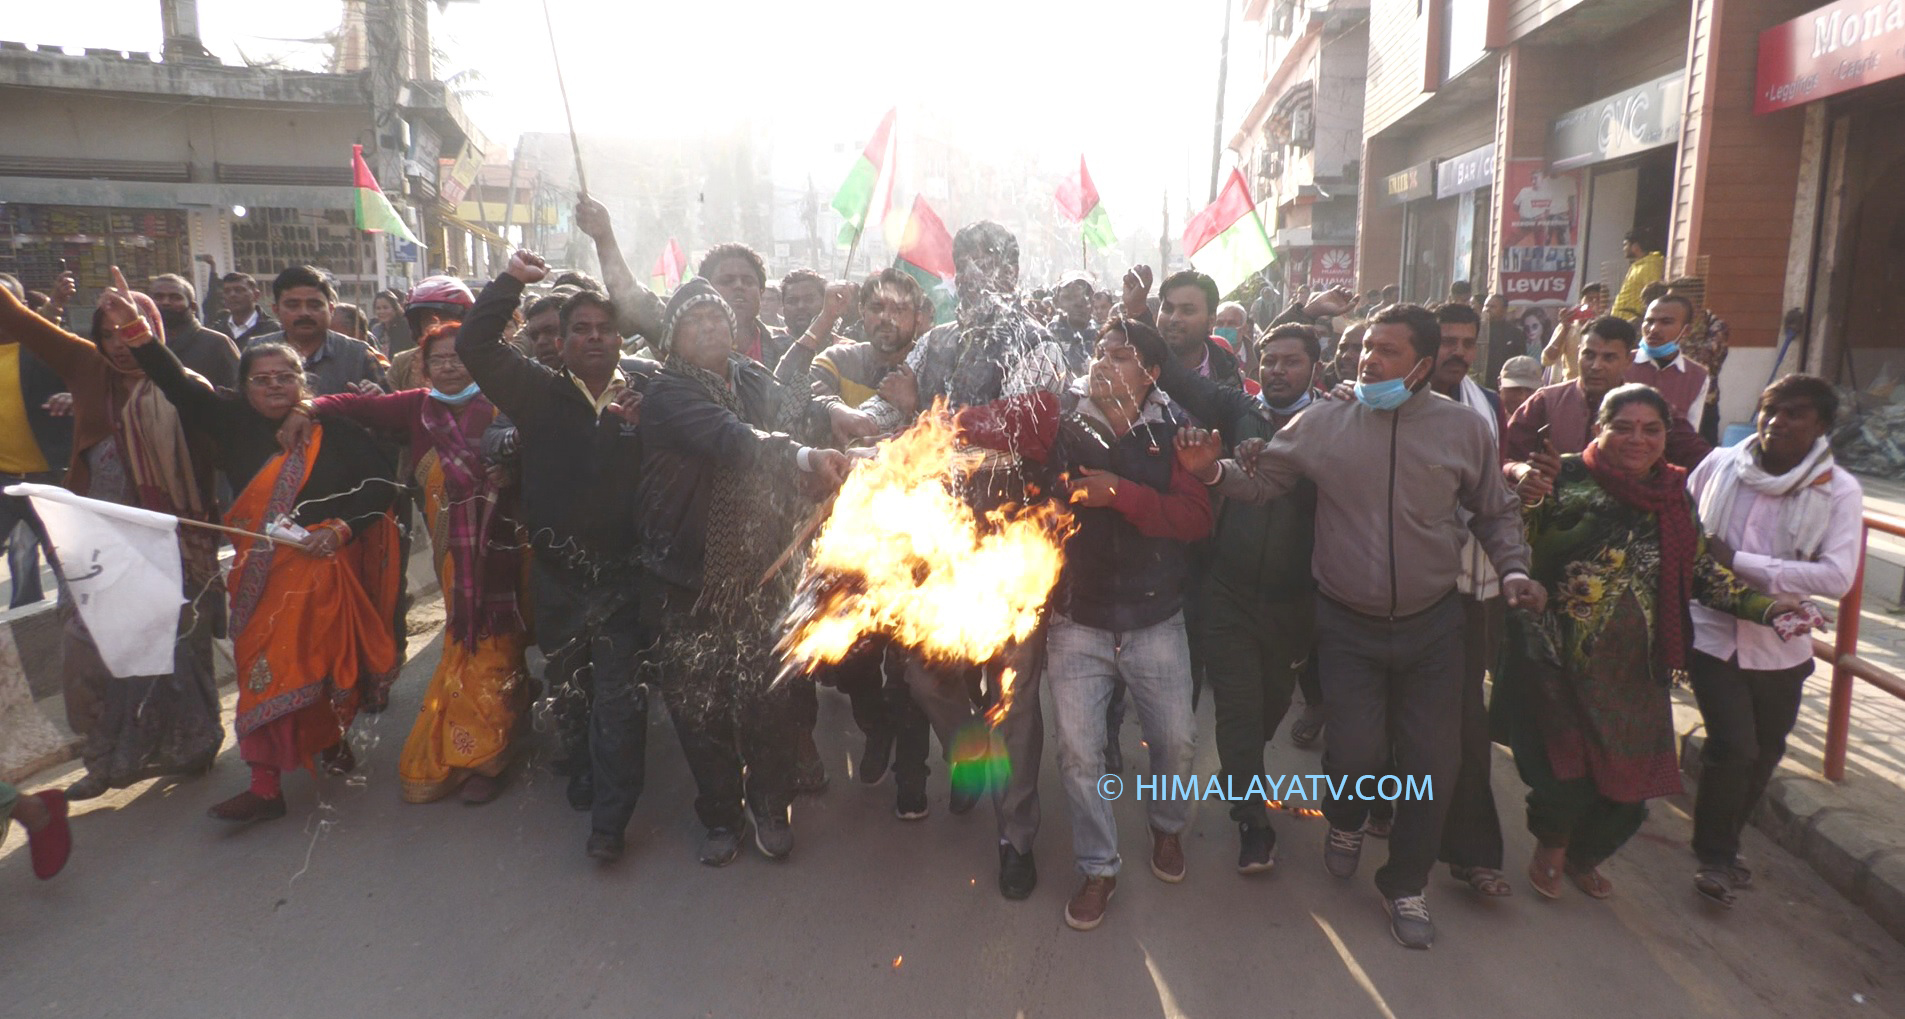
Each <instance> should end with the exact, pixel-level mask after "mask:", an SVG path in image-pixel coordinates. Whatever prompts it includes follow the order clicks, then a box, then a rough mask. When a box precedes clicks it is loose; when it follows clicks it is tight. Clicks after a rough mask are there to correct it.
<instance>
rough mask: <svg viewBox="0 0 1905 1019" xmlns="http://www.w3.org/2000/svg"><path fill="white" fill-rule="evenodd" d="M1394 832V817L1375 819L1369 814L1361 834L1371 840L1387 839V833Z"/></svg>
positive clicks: (1374, 816)
mask: <svg viewBox="0 0 1905 1019" xmlns="http://www.w3.org/2000/svg"><path fill="white" fill-rule="evenodd" d="M1395 830H1396V819H1395V818H1394V817H1377V816H1376V815H1374V814H1371V815H1369V819H1368V820H1367V821H1364V822H1363V834H1364V835H1367V836H1369V837H1370V838H1372V839H1386V838H1388V837H1389V833H1390V832H1392V831H1395Z"/></svg>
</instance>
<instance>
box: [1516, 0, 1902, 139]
mask: <svg viewBox="0 0 1905 1019" xmlns="http://www.w3.org/2000/svg"><path fill="white" fill-rule="evenodd" d="M1901 2H1905V0H1901ZM1686 101H1687V72H1686V71H1684V70H1682V71H1675V72H1673V73H1672V74H1668V75H1663V76H1661V77H1659V78H1655V79H1654V80H1653V81H1650V82H1648V83H1647V84H1645V85H1636V86H1634V87H1633V88H1630V89H1627V90H1626V91H1624V92H1616V93H1614V94H1613V95H1611V96H1608V97H1606V98H1604V99H1598V100H1596V101H1594V102H1591V103H1589V104H1587V105H1586V106H1583V107H1580V108H1579V109H1574V110H1569V111H1568V112H1567V113H1564V114H1562V115H1561V116H1560V117H1558V118H1556V119H1555V122H1554V124H1553V125H1552V126H1551V127H1549V129H1548V156H1549V159H1548V164H1549V165H1550V166H1552V167H1554V168H1555V169H1556V170H1573V169H1576V168H1578V167H1582V166H1588V165H1591V164H1593V163H1600V162H1605V161H1606V160H1609V159H1619V158H1621V157H1622V156H1631V155H1633V154H1634V153H1636V152H1645V151H1647V150H1648V149H1651V148H1656V147H1658V146H1661V145H1673V144H1676V143H1678V142H1679V141H1680V111H1681V107H1683V106H1685V105H1686Z"/></svg>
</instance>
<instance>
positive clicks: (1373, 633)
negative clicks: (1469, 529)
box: [1316, 591, 1464, 899]
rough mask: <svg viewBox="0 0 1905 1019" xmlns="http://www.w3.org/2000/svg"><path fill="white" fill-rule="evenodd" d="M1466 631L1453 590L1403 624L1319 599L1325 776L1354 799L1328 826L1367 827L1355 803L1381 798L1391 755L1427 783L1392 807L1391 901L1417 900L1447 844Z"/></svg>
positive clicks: (1332, 806)
mask: <svg viewBox="0 0 1905 1019" xmlns="http://www.w3.org/2000/svg"><path fill="white" fill-rule="evenodd" d="M1462 628H1463V614H1462V605H1461V599H1460V598H1458V597H1457V596H1456V594H1455V593H1454V592H1453V591H1451V592H1449V594H1448V596H1446V597H1444V598H1443V599H1442V600H1441V601H1439V602H1437V603H1436V604H1435V605H1433V606H1432V607H1430V608H1428V609H1425V610H1423V611H1422V612H1420V613H1417V614H1415V615H1412V616H1409V617H1407V618H1404V619H1397V620H1386V619H1379V618H1375V617H1372V616H1366V615H1362V614H1360V613H1357V612H1353V611H1351V610H1350V609H1348V608H1345V607H1343V606H1341V605H1338V604H1336V603H1335V602H1332V601H1330V600H1329V599H1327V598H1324V597H1321V596H1318V598H1317V604H1316V638H1317V656H1318V663H1319V664H1320V665H1321V667H1322V678H1323V705H1324V711H1325V714H1326V716H1327V717H1326V720H1325V723H1324V724H1325V725H1327V726H1328V729H1329V738H1328V740H1327V746H1326V748H1325V750H1324V752H1323V770H1324V773H1325V774H1326V775H1328V776H1329V778H1330V779H1331V780H1332V781H1334V782H1338V783H1347V785H1346V792H1347V793H1348V795H1346V796H1345V797H1344V798H1342V799H1336V798H1331V799H1328V800H1325V801H1324V804H1323V814H1324V816H1325V817H1327V818H1328V819H1329V823H1330V827H1332V828H1344V829H1351V830H1354V829H1359V828H1361V827H1362V826H1363V822H1364V821H1365V820H1367V819H1368V817H1369V814H1370V807H1371V801H1370V800H1367V799H1357V798H1353V797H1354V796H1355V794H1357V793H1359V792H1360V793H1362V794H1364V795H1367V796H1374V795H1376V791H1375V789H1374V787H1375V786H1376V784H1377V783H1376V778H1377V777H1380V776H1382V775H1385V774H1388V772H1389V768H1390V760H1391V757H1390V754H1391V752H1392V751H1393V753H1394V762H1395V763H1394V767H1395V770H1396V771H1397V772H1399V773H1400V774H1401V775H1402V776H1404V781H1407V780H1410V779H1413V780H1414V781H1416V782H1417V783H1418V785H1419V784H1420V783H1422V782H1423V781H1424V780H1425V779H1426V780H1427V782H1428V791H1429V793H1430V795H1428V796H1425V797H1419V798H1413V799H1411V798H1404V799H1403V800H1401V801H1400V802H1399V803H1397V804H1396V814H1395V817H1396V820H1395V828H1394V830H1393V832H1392V833H1391V835H1390V837H1389V860H1388V862H1387V863H1385V864H1383V866H1382V867H1381V868H1380V869H1379V870H1377V871H1376V887H1377V889H1378V890H1379V891H1381V892H1382V894H1383V896H1384V897H1385V898H1391V899H1394V898H1400V897H1402V896H1405V895H1419V894H1421V893H1422V889H1423V888H1424V887H1425V886H1426V885H1427V884H1428V882H1429V871H1430V869H1431V868H1433V867H1434V866H1435V860H1436V855H1437V852H1438V850H1439V848H1440V846H1441V844H1442V824H1443V818H1444V816H1445V814H1446V813H1447V810H1448V804H1449V801H1450V799H1451V790H1452V789H1453V788H1454V784H1455V779H1456V774H1457V773H1458V772H1459V771H1460V768H1461V757H1462V741H1461V725H1462V667H1463V660H1464V655H1463V649H1462ZM1365 777H1367V780H1366V781H1364V779H1365ZM1359 786H1360V788H1359Z"/></svg>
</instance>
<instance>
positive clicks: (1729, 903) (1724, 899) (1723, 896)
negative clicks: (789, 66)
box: [1693, 867, 1733, 909]
mask: <svg viewBox="0 0 1905 1019" xmlns="http://www.w3.org/2000/svg"><path fill="white" fill-rule="evenodd" d="M1731 877H1732V875H1731V874H1730V873H1728V872H1727V871H1725V870H1721V869H1719V868H1715V867H1703V868H1701V869H1700V870H1698V871H1695V872H1694V875H1693V890H1694V891H1696V892H1699V893H1700V895H1701V897H1703V898H1705V899H1706V900H1707V901H1708V902H1712V903H1716V904H1718V905H1721V906H1725V907H1727V908H1728V909H1731V908H1733V888H1732V886H1731V884H1730V879H1731Z"/></svg>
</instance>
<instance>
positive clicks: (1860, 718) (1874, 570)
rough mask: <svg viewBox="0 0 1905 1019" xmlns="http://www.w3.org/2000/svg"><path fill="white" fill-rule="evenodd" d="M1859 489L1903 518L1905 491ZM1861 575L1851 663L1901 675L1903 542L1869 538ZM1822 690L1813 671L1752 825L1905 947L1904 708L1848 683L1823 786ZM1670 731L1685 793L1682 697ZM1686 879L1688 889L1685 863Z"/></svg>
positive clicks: (1696, 743)
mask: <svg viewBox="0 0 1905 1019" xmlns="http://www.w3.org/2000/svg"><path fill="white" fill-rule="evenodd" d="M1859 480H1860V482H1861V483H1862V484H1863V485H1864V486H1865V492H1866V498H1865V507H1866V509H1867V510H1871V511H1876V512H1883V513H1890V514H1893V515H1897V516H1905V484H1900V483H1898V482H1891V481H1885V480H1882V479H1873V478H1863V477H1862V478H1860V479H1859ZM1866 573H1867V582H1866V586H1865V606H1864V611H1863V612H1862V613H1861V615H1860V620H1859V654H1860V655H1861V656H1863V657H1865V658H1867V659H1868V660H1870V661H1872V662H1873V663H1875V664H1878V665H1881V666H1883V667H1885V668H1887V669H1890V670H1892V671H1893V672H1896V673H1899V674H1901V675H1905V613H1902V612H1901V610H1900V609H1899V608H1898V607H1897V605H1896V604H1895V603H1896V601H1897V599H1898V597H1899V594H1898V593H1897V590H1896V589H1895V588H1894V589H1892V590H1890V591H1887V590H1884V588H1885V587H1887V586H1888V585H1891V584H1894V583H1895V581H1894V580H1893V579H1891V577H1892V575H1893V574H1894V573H1901V574H1905V541H1900V540H1899V539H1896V538H1891V537H1889V536H1884V535H1874V536H1873V538H1872V541H1871V545H1870V551H1869V553H1868V556H1867V562H1866ZM1881 599H1884V600H1881ZM1831 608H1832V606H1828V609H1831ZM1825 636H1826V638H1827V639H1830V638H1831V636H1832V635H1831V634H1827V635H1825ZM1831 689H1832V668H1831V666H1829V665H1828V664H1826V663H1825V662H1823V661H1820V662H1817V663H1816V666H1815V668H1814V671H1813V675H1812V678H1811V679H1809V680H1807V681H1806V693H1805V701H1804V704H1803V706H1802V707H1801V708H1800V712H1799V722H1798V724H1797V725H1795V726H1794V727H1793V732H1792V736H1791V737H1790V738H1789V739H1788V741H1787V746H1786V758H1785V760H1783V761H1782V762H1780V766H1779V772H1778V774H1777V775H1775V776H1774V777H1773V781H1772V784H1771V785H1770V786H1769V787H1768V788H1767V791H1766V801H1765V802H1764V803H1763V804H1761V806H1760V809H1759V811H1758V814H1757V815H1756V816H1755V818H1754V823H1755V824H1756V825H1757V826H1758V827H1759V828H1760V829H1761V830H1763V831H1764V832H1766V834H1767V835H1768V836H1770V837H1771V838H1772V839H1773V840H1774V841H1775V842H1777V843H1779V844H1780V845H1781V846H1783V847H1785V848H1786V849H1787V850H1789V851H1791V852H1792V853H1793V855H1795V856H1797V857H1799V858H1800V859H1802V860H1804V861H1805V862H1806V863H1807V864H1809V865H1811V867H1812V868H1813V869H1814V870H1815V871H1817V872H1818V873H1819V874H1820V875H1821V876H1822V877H1824V878H1825V879H1826V881H1827V882H1828V883H1829V884H1831V885H1832V886H1833V887H1834V888H1837V889H1838V890H1839V892H1840V893H1841V894H1843V895H1845V896H1846V897H1847V898H1848V899H1850V900H1852V901H1853V902H1854V903H1856V904H1858V905H1859V907H1860V908H1862V909H1864V910H1865V911H1866V913H1867V914H1869V915H1870V916H1871V917H1872V918H1873V919H1874V920H1876V921H1878V923H1879V924H1880V925H1881V926H1883V927H1884V928H1885V929H1886V930H1888V931H1890V932H1891V933H1892V936H1893V937H1896V938H1898V939H1900V940H1901V941H1905V701H1901V700H1898V699H1897V698H1894V697H1892V696H1891V695H1890V694H1887V693H1886V692H1885V691H1883V690H1880V689H1878V688H1877V687H1874V686H1871V685H1870V684H1867V683H1864V682H1859V681H1856V680H1855V681H1854V687H1853V693H1852V728H1851V739H1850V740H1849V741H1848V743H1847V747H1846V774H1845V781H1843V782H1836V783H1835V782H1828V781H1826V779H1825V775H1824V771H1823V768H1824V763H1825V761H1824V759H1825V744H1826V707H1827V700H1828V697H1829V695H1830V693H1831ZM1674 721H1675V727H1676V729H1677V730H1678V731H1679V732H1680V733H1681V734H1682V736H1683V739H1682V742H1681V756H1680V762H1681V770H1682V771H1683V772H1685V774H1686V775H1687V778H1688V791H1689V792H1691V791H1692V790H1693V788H1694V786H1695V785H1696V784H1697V782H1698V778H1699V771H1700V745H1701V742H1702V740H1703V739H1704V737H1705V732H1704V729H1703V727H1702V725H1701V720H1700V710H1699V708H1698V707H1697V706H1695V704H1694V699H1693V692H1692V691H1691V690H1675V691H1674ZM1687 873H1688V875H1689V879H1691V875H1692V873H1693V861H1692V858H1691V857H1689V858H1688V863H1687Z"/></svg>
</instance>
